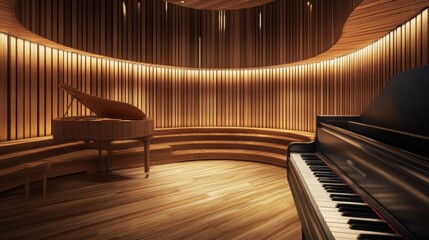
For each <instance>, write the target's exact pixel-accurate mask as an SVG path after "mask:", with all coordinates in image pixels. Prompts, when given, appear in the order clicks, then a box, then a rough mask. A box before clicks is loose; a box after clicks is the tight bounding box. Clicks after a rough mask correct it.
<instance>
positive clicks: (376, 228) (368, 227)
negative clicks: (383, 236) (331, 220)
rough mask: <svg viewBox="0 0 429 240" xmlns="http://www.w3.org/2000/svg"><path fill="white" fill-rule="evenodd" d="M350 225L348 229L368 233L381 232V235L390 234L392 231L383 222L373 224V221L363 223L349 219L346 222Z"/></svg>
mask: <svg viewBox="0 0 429 240" xmlns="http://www.w3.org/2000/svg"><path fill="white" fill-rule="evenodd" d="M347 223H348V224H349V225H350V229H354V230H362V231H370V232H383V233H392V232H393V230H392V229H391V228H390V227H389V225H387V223H385V222H373V221H364V220H357V219H350V220H349V221H347Z"/></svg>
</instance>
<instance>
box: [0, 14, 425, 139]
mask: <svg viewBox="0 0 429 240" xmlns="http://www.w3.org/2000/svg"><path fill="white" fill-rule="evenodd" d="M428 45H429V40H428V10H427V9H426V10H424V11H423V12H422V13H421V14H419V15H418V16H416V17H415V18H413V19H412V20H410V21H408V22H406V23H405V24H403V25H402V26H400V27H398V28H397V29H396V30H394V31H392V32H391V33H389V34H387V35H386V36H384V37H383V38H381V39H379V40H378V41H376V42H374V43H373V44H371V45H369V46H367V47H365V48H363V49H361V50H358V51H355V52H353V53H351V54H348V55H345V56H342V57H339V58H335V59H331V60H328V61H321V62H317V63H312V64H305V65H296V66H289V67H276V68H274V67H273V68H264V69H247V70H246V69H240V70H228V69H226V70H215V69H213V70H204V69H182V68H170V67H158V66H151V65H147V64H142V63H132V62H127V61H120V60H113V59H108V58H101V57H93V56H91V55H88V56H87V55H84V54H77V53H73V52H69V51H63V50H61V49H55V48H50V47H46V46H43V45H39V44H36V43H33V42H30V41H26V40H22V39H19V38H15V37H12V36H9V35H6V34H4V33H1V34H0V68H1V69H0V79H1V81H0V91H1V92H0V128H1V129H2V131H1V132H0V140H1V141H4V140H13V139H22V138H30V137H36V136H45V135H50V133H51V126H50V121H51V119H52V118H56V117H59V116H62V114H63V113H64V110H65V109H66V107H67V106H68V104H69V103H70V101H71V99H70V98H69V97H68V96H66V95H64V94H63V93H62V92H61V91H59V90H58V88H57V87H56V85H57V84H58V83H61V82H66V83H68V84H70V85H73V86H75V87H78V88H79V89H81V90H83V91H85V92H87V93H91V94H95V95H98V96H102V97H107V98H110V99H114V100H119V101H124V102H128V103H131V104H133V105H135V106H137V107H139V108H140V109H142V110H143V111H144V112H146V113H147V114H148V115H149V116H151V117H153V118H155V121H156V127H158V128H160V127H162V128H164V127H191V126H223V127H227V126H235V127H262V128H277V129H288V130H299V131H314V127H315V116H316V114H360V113H361V111H362V109H365V108H366V106H367V105H368V104H369V103H370V102H371V101H372V99H373V98H374V97H375V96H376V95H377V94H378V92H379V91H380V90H381V89H382V88H383V86H384V84H385V81H387V80H388V79H390V77H391V76H393V75H394V74H395V73H397V72H400V71H403V70H406V69H409V68H413V67H417V66H421V65H425V64H428V61H429V56H428V52H429V51H428ZM70 113H71V115H88V114H90V112H89V111H88V109H86V108H85V107H83V106H82V105H80V104H76V102H74V103H73V104H72V108H71V112H70Z"/></svg>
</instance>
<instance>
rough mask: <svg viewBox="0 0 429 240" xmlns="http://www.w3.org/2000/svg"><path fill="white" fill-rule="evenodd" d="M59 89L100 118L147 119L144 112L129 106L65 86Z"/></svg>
mask: <svg viewBox="0 0 429 240" xmlns="http://www.w3.org/2000/svg"><path fill="white" fill-rule="evenodd" d="M59 87H61V88H62V89H64V90H65V91H66V92H67V93H69V94H70V95H71V96H72V97H73V98H76V99H77V100H78V101H79V102H81V103H82V104H83V105H85V106H86V107H87V108H89V109H90V110H91V111H92V112H94V113H95V114H96V115H97V116H98V117H100V118H116V119H123V120H143V119H146V118H147V116H146V114H144V112H142V111H141V110H140V109H138V108H137V107H135V106H133V105H131V104H128V103H123V102H118V101H113V100H109V99H105V98H101V97H96V96H92V95H89V94H86V93H83V92H81V91H79V90H77V89H75V88H73V87H71V86H69V85H67V84H59Z"/></svg>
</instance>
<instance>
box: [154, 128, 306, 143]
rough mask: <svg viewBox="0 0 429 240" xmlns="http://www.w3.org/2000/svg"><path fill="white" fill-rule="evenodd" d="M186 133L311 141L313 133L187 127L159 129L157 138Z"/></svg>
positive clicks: (261, 129)
mask: <svg viewBox="0 0 429 240" xmlns="http://www.w3.org/2000/svg"><path fill="white" fill-rule="evenodd" d="M186 133H250V134H253V135H255V134H265V135H274V136H288V137H290V138H295V139H301V140H303V141H310V140H311V139H312V138H313V137H314V134H313V133H309V132H300V131H291V130H283V129H271V128H249V127H185V128H157V129H156V130H155V136H162V135H173V134H186Z"/></svg>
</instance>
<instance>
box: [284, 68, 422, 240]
mask: <svg viewBox="0 0 429 240" xmlns="http://www.w3.org/2000/svg"><path fill="white" fill-rule="evenodd" d="M428 92H429V66H428V65H426V66H424V67H421V68H416V69H412V70H409V71H406V72H403V73H400V74H398V75H396V76H395V77H393V78H392V79H390V80H389V81H388V82H387V85H386V87H385V89H384V90H383V91H382V92H381V93H380V95H379V96H378V97H377V98H376V99H375V100H374V101H373V103H372V104H371V105H370V106H369V107H368V108H367V109H366V110H365V111H364V112H363V114H362V115H361V116H318V117H317V131H316V139H315V141H314V142H310V143H295V144H291V145H289V148H288V181H289V183H290V185H291V189H292V193H293V195H294V199H295V204H296V205H297V209H298V213H299V216H300V220H301V223H302V226H303V235H304V236H305V237H306V238H307V239H332V238H335V236H334V235H335V234H334V233H333V232H335V231H340V232H341V231H348V230H337V229H335V226H336V225H335V224H334V227H331V228H333V229H334V230H333V231H330V230H329V228H330V227H329V224H332V223H329V221H331V220H332V219H329V217H328V219H327V220H326V221H325V220H323V219H322V220H321V219H320V217H321V216H318V215H321V213H320V212H318V211H322V210H320V209H318V207H316V206H314V205H317V204H319V203H316V202H317V198H318V197H317V196H320V197H319V198H323V196H325V195H326V194H329V195H326V196H329V198H330V200H329V201H328V200H327V201H328V203H327V204H329V202H330V201H332V202H338V200H347V201H345V202H346V204H352V205H353V204H355V205H356V202H359V204H358V205H368V206H369V207H368V206H364V207H357V209H356V207H355V208H350V206H348V205H339V206H340V207H336V206H334V207H335V209H336V210H335V211H336V212H341V211H344V209H346V210H347V211H346V213H343V212H341V214H340V215H341V216H344V215H347V216H345V217H348V218H347V219H349V220H352V221H348V220H347V224H346V225H344V226H345V227H348V228H350V229H351V230H350V231H354V232H355V233H356V231H355V230H356V229H361V231H362V234H360V235H358V236H359V237H360V239H396V238H405V239H429V224H428V218H429V159H428V158H429V106H428V103H429V94H428ZM302 154H303V155H302ZM311 156H313V157H311ZM305 158H308V159H307V160H306V159H305ZM311 158H314V160H311ZM312 161H313V163H312ZM306 174H307V175H306ZM316 174H317V177H316ZM313 176H314V177H313ZM304 178H308V179H310V180H304ZM312 178H314V179H312ZM311 181H318V183H317V182H311ZM308 184H309V185H312V186H313V185H314V186H316V188H315V189H318V188H320V189H322V190H311V189H310V188H312V187H310V186H309V185H308ZM327 184H331V186H330V191H334V192H328V189H327V186H329V185H327ZM307 185H308V186H307ZM319 185H320V186H319ZM311 191H316V192H315V193H309V192H311ZM317 191H321V192H317ZM335 191H339V192H335ZM332 194H334V195H332ZM311 195H314V196H311ZM312 198H313V199H312ZM314 201H316V202H314ZM361 201H363V204H362V203H361ZM321 204H322V205H323V204H324V203H321ZM341 207H342V208H341ZM346 207H349V208H346ZM352 207H353V206H352ZM341 209H342V210H341ZM340 210H341V211H340ZM349 210H353V211H351V212H350V211H349ZM329 211H331V210H329ZM322 215H323V214H322ZM325 215H326V214H325ZM328 215H329V214H328ZM341 216H340V217H338V218H342V217H341ZM362 216H364V217H368V216H370V219H371V218H375V217H379V219H381V221H376V222H377V223H375V222H371V220H370V221H369V222H368V221H366V220H365V221H362V219H360V218H362ZM371 216H372V217H371ZM345 219H346V218H345ZM332 221H337V220H332ZM389 231H392V232H393V233H388V232H389ZM371 232H373V233H374V234H376V235H373V234H371ZM339 236H341V235H339ZM351 236H353V237H351ZM348 237H351V238H354V235H353V234H351V235H347V234H346V235H344V239H346V238H348ZM356 237H357V236H356ZM336 238H338V239H340V238H343V237H336Z"/></svg>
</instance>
